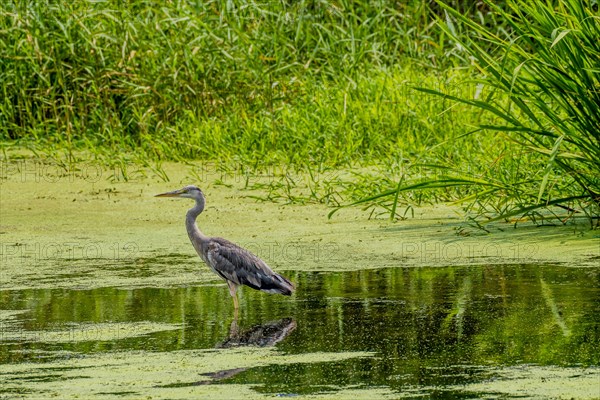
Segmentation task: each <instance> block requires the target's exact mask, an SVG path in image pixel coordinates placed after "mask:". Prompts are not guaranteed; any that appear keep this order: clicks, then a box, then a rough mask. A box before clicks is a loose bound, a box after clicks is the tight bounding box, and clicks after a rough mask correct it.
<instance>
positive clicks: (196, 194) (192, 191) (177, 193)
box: [154, 185, 204, 200]
mask: <svg viewBox="0 0 600 400" xmlns="http://www.w3.org/2000/svg"><path fill="white" fill-rule="evenodd" d="M154 197H183V198H186V199H195V200H197V199H200V198H201V199H204V194H203V193H202V190H200V189H199V188H198V187H197V186H193V185H189V186H186V187H184V188H182V189H178V190H173V191H172V192H167V193H161V194H157V195H156V196H154Z"/></svg>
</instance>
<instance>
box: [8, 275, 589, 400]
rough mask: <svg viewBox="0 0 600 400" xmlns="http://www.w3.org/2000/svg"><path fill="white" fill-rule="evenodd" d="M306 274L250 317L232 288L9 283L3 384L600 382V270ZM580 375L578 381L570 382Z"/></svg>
mask: <svg viewBox="0 0 600 400" xmlns="http://www.w3.org/2000/svg"><path fill="white" fill-rule="evenodd" d="M292 278H293V279H294V280H295V281H296V282H297V284H298V287H299V290H298V292H297V294H296V295H295V296H293V297H291V298H287V297H283V296H273V295H265V294H262V293H258V292H254V291H251V290H250V289H245V290H244V291H243V294H242V297H241V310H240V316H239V318H238V319H237V321H236V320H235V319H234V316H233V310H232V304H231V299H230V298H229V294H228V291H227V289H226V287H225V286H224V285H222V284H217V285H206V286H197V287H189V288H174V289H156V288H144V289H134V290H123V289H117V288H100V289H92V290H69V289H56V290H52V289H39V290H35V289H33V290H8V291H2V292H0V309H2V310H4V311H2V314H0V315H2V329H1V331H0V363H2V364H3V367H2V369H3V372H4V373H3V374H2V378H0V381H1V382H0V383H1V385H0V386H1V387H3V388H4V389H2V390H3V391H4V393H7V394H8V393H12V394H17V393H19V394H23V393H25V394H27V393H29V394H31V395H32V396H40V395H49V394H51V393H53V391H56V390H58V389H57V388H62V389H61V390H64V391H61V393H62V394H63V395H68V394H73V395H76V394H77V392H75V393H71V391H72V389H66V388H67V387H87V388H92V389H91V391H90V392H87V394H89V395H92V394H96V395H98V396H100V397H102V396H104V395H109V394H111V393H112V394H116V393H120V392H123V393H122V394H123V395H131V396H134V397H135V395H142V394H143V395H151V396H153V397H166V398H168V397H170V396H175V394H176V395H177V396H182V393H187V395H183V397H188V396H189V397H194V396H195V395H203V394H210V393H212V394H217V393H218V390H219V389H217V388H215V385H226V386H231V385H236V386H235V387H238V386H240V387H244V388H246V389H247V390H248V392H249V393H250V395H252V394H254V395H256V396H258V395H260V394H270V395H279V396H297V395H309V394H327V393H330V394H334V393H338V394H340V395H342V394H344V393H346V392H345V390H347V389H350V390H351V391H350V392H348V393H346V394H348V395H350V393H353V391H358V392H359V393H362V395H365V396H366V395H368V396H373V397H381V396H384V397H385V396H391V397H392V398H393V397H395V396H401V395H408V394H411V395H419V394H420V395H426V396H430V397H433V398H450V397H453V398H462V397H464V398H472V397H473V396H474V395H476V396H483V395H485V394H486V393H487V394H493V393H496V394H498V393H504V395H505V396H508V397H512V396H515V397H518V396H521V395H523V393H521V392H519V391H518V389H519V386H518V385H515V382H518V381H519V379H523V377H524V376H527V375H528V374H529V375H531V377H530V378H529V379H530V380H531V381H532V382H536V381H539V380H540V379H543V378H544V379H545V382H546V383H545V384H544V385H543V386H542V387H541V388H538V389H535V386H534V387H533V389H532V386H531V382H529V383H528V384H526V385H525V386H524V387H525V388H529V389H523V388H521V389H523V390H525V394H527V395H530V396H544V395H547V394H548V390H555V391H556V390H558V391H559V392H558V394H562V395H574V396H575V397H588V398H594V397H596V396H597V395H598V394H600V393H599V392H598V391H597V389H598V390H600V388H598V387H597V386H596V385H595V383H596V382H598V380H599V379H600V373H599V371H598V369H597V367H594V366H598V365H599V364H600V351H599V350H598V349H599V348H600V301H599V300H600V271H598V270H596V269H590V268H581V269H578V268H568V267H561V266H537V265H521V266H471V267H452V268H450V267H448V268H387V269H381V270H365V271H354V272H343V273H317V272H314V273H310V272H302V273H296V274H292ZM190 352H192V354H190ZM194 352H198V353H194ZM119 357H124V360H123V362H122V363H121V364H119V368H118V370H119V371H120V372H119V373H117V374H113V373H111V372H110V370H111V369H112V368H114V365H113V364H114V363H115V361H114V360H115V359H118V358H119ZM303 357H304V358H303ZM220 358H223V360H221V361H218V360H219V359H220ZM145 360H147V361H148V362H149V363H151V364H152V367H151V369H152V370H159V371H169V370H174V371H177V370H178V369H181V368H182V367H181V365H179V364H186V363H188V364H189V363H192V364H193V362H194V360H195V361H196V362H199V364H198V365H195V366H193V367H192V368H191V369H189V368H184V370H183V371H179V372H178V373H176V374H175V375H172V376H169V375H168V374H167V376H165V375H164V374H162V375H159V376H155V374H154V373H148V374H147V375H145V374H144V371H143V368H142V367H143V365H144V363H145V362H146V361H145ZM213 361H214V362H213ZM140 368H142V371H140ZM519 369H521V370H522V371H521V372H520V373H518V374H516V371H518V370H519ZM511 374H512V377H511ZM515 374H516V375H515ZM136 377H137V378H136ZM553 377H554V378H553ZM133 380H136V382H135V383H136V384H135V385H134V384H133V382H132V381H133ZM571 380H577V381H578V383H577V385H575V386H574V387H573V388H570V389H566V388H568V387H569V386H568V385H567V386H565V384H568V383H569V382H570V381H571ZM502 382H505V385H504V386H503V385H502ZM487 383H493V385H495V386H489V385H487ZM124 386H125V387H127V388H128V389H127V390H124ZM231 387H232V388H233V387H234V386H231ZM490 387H491V389H490ZM95 388H97V389H95ZM221 389H222V388H221ZM542 389H543V390H542ZM94 390H95V391H94ZM183 390H185V391H183ZM231 390H233V389H231ZM527 390H529V391H527ZM561 390H562V392H561ZM225 393H227V391H225ZM230 393H231V392H230ZM550 393H553V392H552V391H551V392H550ZM79 394H80V393H79ZM555 394H556V393H555ZM358 396H359V397H360V396H361V395H358Z"/></svg>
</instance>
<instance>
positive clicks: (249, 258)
mask: <svg viewBox="0 0 600 400" xmlns="http://www.w3.org/2000/svg"><path fill="white" fill-rule="evenodd" d="M157 196H158V197H184V198H191V199H194V200H196V205H195V206H194V207H193V208H191V209H190V210H188V212H187V214H186V218H185V226H186V229H187V232H188V236H189V238H190V241H191V242H192V245H193V246H194V248H195V249H196V252H197V253H198V255H199V256H200V258H201V259H202V260H203V261H204V262H205V263H206V264H207V265H208V266H209V267H210V269H212V270H213V272H214V273H216V274H217V275H219V276H220V277H221V278H223V279H224V280H225V281H226V282H227V284H228V285H229V293H230V294H231V296H232V297H233V303H234V307H235V308H236V309H237V308H238V301H237V292H236V290H237V288H238V286H241V285H246V286H249V287H251V288H253V289H256V290H260V291H263V292H267V293H279V294H283V295H286V296H290V295H291V294H292V293H293V292H294V290H295V288H294V284H293V283H292V282H290V281H289V280H288V279H286V278H284V277H283V276H281V275H279V274H278V273H276V272H275V271H273V270H272V269H271V268H270V267H269V266H268V265H267V264H266V263H265V262H264V261H263V260H261V259H260V258H258V257H257V256H255V255H254V254H252V253H251V252H249V251H248V250H246V249H244V248H242V247H240V246H238V245H236V244H235V243H232V242H230V241H229V240H226V239H223V238H219V237H208V236H206V235H204V234H203V233H202V232H201V231H200V229H198V226H197V225H196V218H198V215H200V214H201V213H202V211H204V204H205V200H204V195H203V194H202V191H201V190H200V189H198V188H197V187H195V186H186V187H184V188H183V189H180V190H175V191H173V192H168V193H163V194H159V195H157Z"/></svg>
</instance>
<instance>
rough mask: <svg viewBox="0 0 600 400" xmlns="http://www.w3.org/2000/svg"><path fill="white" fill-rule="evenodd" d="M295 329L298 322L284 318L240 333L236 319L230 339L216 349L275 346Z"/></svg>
mask: <svg viewBox="0 0 600 400" xmlns="http://www.w3.org/2000/svg"><path fill="white" fill-rule="evenodd" d="M294 329H296V321H294V320H293V319H291V318H283V319H280V320H278V321H269V322H267V323H264V324H262V325H255V326H253V327H252V328H250V329H246V330H243V331H240V328H239V326H238V323H237V318H234V320H233V322H232V323H231V327H230V328H229V338H227V339H226V340H225V341H223V342H222V343H219V344H218V345H217V346H216V347H217V348H219V349H228V348H231V347H242V346H258V347H269V346H275V345H276V344H277V343H279V342H281V341H282V340H284V339H285V338H286V337H288V336H289V334H290V333H292V331H293V330H294Z"/></svg>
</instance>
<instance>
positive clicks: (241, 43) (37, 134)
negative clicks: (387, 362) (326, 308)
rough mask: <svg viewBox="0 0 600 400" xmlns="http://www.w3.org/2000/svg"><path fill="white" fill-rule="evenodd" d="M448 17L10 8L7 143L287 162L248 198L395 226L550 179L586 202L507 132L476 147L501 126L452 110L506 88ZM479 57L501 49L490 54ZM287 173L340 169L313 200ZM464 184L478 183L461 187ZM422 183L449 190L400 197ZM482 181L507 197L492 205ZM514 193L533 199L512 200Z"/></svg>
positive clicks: (118, 158) (106, 157)
mask: <svg viewBox="0 0 600 400" xmlns="http://www.w3.org/2000/svg"><path fill="white" fill-rule="evenodd" d="M452 5H453V6H454V7H455V8H458V9H459V10H460V11H461V13H462V14H464V15H468V16H469V17H470V18H471V19H472V20H474V21H476V22H477V23H479V24H481V25H482V26H485V27H487V29H488V31H489V33H490V34H493V35H497V37H499V38H508V37H509V35H510V34H509V32H512V31H514V29H515V28H514V27H511V26H510V24H509V23H508V22H507V21H508V20H509V18H508V16H509V15H502V13H501V11H502V10H494V7H493V6H491V5H486V4H484V5H480V4H478V5H477V6H473V5H472V4H471V2H466V1H465V2H462V1H455V2H453V4H452ZM492 11H493V12H492ZM451 14H452V13H449V14H447V10H445V9H444V7H443V6H442V5H440V4H437V3H433V2H427V1H412V2H407V3H402V4H396V3H394V2H382V3H381V4H371V3H369V2H358V1H342V2H335V3H334V2H299V3H293V4H286V3H283V2H266V3H250V2H247V3H241V4H237V5H233V4H232V3H231V2H225V1H209V2H187V1H168V2H152V1H140V2H133V3H123V2H118V1H105V2H88V1H83V0H79V1H75V2H72V3H70V4H67V3H64V4H63V2H59V4H55V3H54V2H50V1H48V2H44V1H41V2H31V3H27V2H21V1H13V2H8V3H5V4H3V5H2V6H1V8H0V29H1V30H2V31H3V32H4V35H3V38H2V39H0V51H1V52H2V59H3V60H4V62H3V63H1V64H0V87H1V88H2V91H3V100H2V102H1V103H0V141H1V143H2V147H3V148H4V149H7V148H14V147H25V148H29V149H32V150H34V151H36V152H37V153H38V154H44V155H46V156H50V157H53V158H55V159H66V160H68V162H74V161H77V158H78V156H77V155H78V154H82V152H83V153H84V154H86V156H84V157H86V158H87V157H94V158H96V159H99V160H101V161H102V162H106V163H109V164H110V163H117V164H118V163H123V162H125V161H127V162H130V161H133V162H135V163H140V164H149V163H157V162H158V163H159V162H160V161H162V160H177V161H184V162H188V161H195V162H217V163H219V165H221V166H222V168H223V169H224V170H230V171H232V170H236V169H243V170H245V171H258V172H259V173H260V170H261V169H262V168H268V167H269V166H279V167H280V168H281V171H283V172H282V173H281V174H278V175H277V176H275V177H274V179H271V180H270V181H269V182H268V183H266V184H264V185H255V186H253V187H255V188H262V189H265V188H266V189H267V193H268V195H267V196H266V198H268V199H271V200H274V199H275V200H281V199H284V200H285V201H293V202H298V201H322V202H328V203H330V204H333V205H340V204H348V203H353V202H357V201H358V202H359V203H360V204H364V205H366V206H367V207H375V209H377V210H384V211H385V212H387V213H388V214H389V215H390V216H391V217H392V218H395V217H397V216H399V215H404V213H405V212H406V211H407V210H409V209H410V207H412V206H413V205H415V204H420V203H421V202H432V201H446V200H456V199H459V198H462V199H465V198H466V199H470V202H469V203H468V204H470V205H476V208H477V211H476V212H475V216H478V215H484V214H486V213H487V212H488V211H490V212H491V213H493V214H498V213H499V214H503V213H504V214H506V213H507V212H508V211H514V210H515V209H517V210H518V209H520V208H523V207H526V206H527V205H528V204H529V203H530V202H531V199H532V198H533V197H535V195H537V193H541V192H544V193H545V192H546V191H545V190H544V191H540V190H539V184H538V183H539V180H540V178H539V177H540V176H542V178H541V179H543V180H545V181H546V183H545V184H544V186H545V187H552V189H553V190H554V191H555V193H550V196H549V197H548V196H546V195H547V194H548V193H545V197H544V198H546V197H547V198H549V199H552V198H556V196H559V197H561V196H562V197H563V198H568V197H574V196H576V194H575V193H572V191H573V186H572V178H569V177H568V176H564V175H557V176H554V175H553V176H552V177H550V176H549V175H548V174H547V173H542V174H541V175H540V171H546V172H547V171H548V170H549V168H551V167H549V166H548V165H549V164H548V160H547V157H546V156H545V155H544V154H543V153H541V154H540V153H539V152H538V154H535V152H532V151H531V149H530V148H528V147H527V146H523V145H522V143H519V141H514V140H512V139H513V138H514V137H513V136H511V132H501V133H500V134H496V133H486V132H485V131H484V132H482V133H479V134H477V135H466V134H467V133H468V132H470V131H473V130H474V129H477V127H479V126H487V127H490V126H499V125H501V124H502V123H503V122H504V121H502V118H501V116H499V115H498V114H497V113H496V114H494V113H486V112H482V110H481V109H480V108H478V107H477V104H473V103H469V102H463V103H457V102H456V101H453V99H456V98H466V99H471V100H473V99H474V100H479V99H484V98H485V99H489V98H490V97H489V96H491V95H492V93H495V92H496V90H495V89H494V87H493V86H492V87H489V86H488V87H486V86H485V85H482V84H481V82H477V81H476V80H475V78H477V77H478V74H479V72H478V69H477V68H473V64H474V63H475V62H474V60H476V56H474V55H473V53H469V52H467V51H465V50H464V46H465V43H466V42H465V41H467V40H471V39H473V38H482V37H484V36H485V33H484V32H477V31H476V30H473V29H470V28H469V27H468V24H462V25H461V24H458V23H456V24H455V25H452V22H451V21H452V20H448V19H447V17H446V15H451ZM438 18H442V20H446V21H449V22H450V24H451V26H452V29H442V28H441V27H440V24H439V21H438ZM448 18H449V17H448ZM452 18H456V17H452ZM461 38H463V39H464V40H463V41H462V44H461V45H458V43H461ZM469 38H471V39H469ZM486 43H490V42H489V41H488V42H486ZM482 51H484V52H486V54H487V52H488V51H489V52H490V53H489V54H492V55H493V54H498V51H497V46H496V45H495V44H494V45H486V47H484V48H483V49H482ZM475 64H476V63H475ZM475 66H477V65H475ZM414 87H421V88H424V89H426V91H429V93H427V92H418V91H415V90H413V88H414ZM431 92H438V93H443V94H444V95H445V96H447V97H434V96H431V94H430V93H431ZM494 98H495V99H496V101H497V102H498V104H499V105H501V106H505V105H506V106H507V107H508V106H509V104H510V101H511V96H510V94H506V93H501V94H500V95H496V96H495V97H494ZM484 111H485V110H484ZM279 167H278V168H279ZM287 170H293V171H303V172H305V173H308V174H309V175H310V176H311V177H313V178H314V177H315V176H316V175H317V174H319V175H320V176H321V177H322V176H324V175H323V174H322V173H323V172H324V171H336V173H334V174H329V175H328V179H326V180H322V179H321V180H319V179H316V178H314V179H312V180H311V182H309V184H308V191H306V190H302V189H303V188H299V187H298V186H299V184H298V182H296V181H294V180H293V179H291V178H290V177H289V176H288V174H286V172H285V171H287ZM340 171H341V172H340ZM447 176H450V177H451V179H447V178H446V177H447ZM555 178H556V179H555ZM460 179H463V182H464V183H467V184H468V185H464V184H461V185H456V184H453V182H454V183H456V182H457V181H460ZM452 180H454V181H452ZM426 181H436V182H442V183H441V184H439V185H437V186H435V189H434V190H427V191H422V190H421V191H418V192H415V191H414V190H404V189H406V188H408V189H414V187H413V186H414V185H415V184H416V185H419V184H421V183H422V182H426ZM477 181H480V182H488V183H489V182H492V183H493V185H495V186H493V187H497V188H498V187H499V188H504V190H503V191H489V192H487V194H490V193H493V196H486V192H485V190H489V187H484V191H483V192H482V190H481V185H480V186H473V185H472V184H473V183H477ZM444 182H445V183H446V184H444ZM515 185H516V187H519V188H520V190H521V192H520V193H521V194H527V195H526V196H522V197H523V198H524V199H525V200H524V201H515V200H518V199H519V195H518V194H517V195H516V194H515V191H514V190H513V191H510V190H506V188H508V187H515ZM549 185H550V186H549ZM417 188H419V187H417ZM294 189H298V190H296V191H294ZM304 189H306V186H305V187H304ZM400 189H402V190H400ZM427 189H429V188H427ZM531 193H535V195H531ZM499 194H500V195H499ZM469 196H472V197H469ZM473 196H474V197H473ZM538 200H539V199H538ZM538 203H539V202H538ZM514 204H516V206H514ZM592 205H593V204H592ZM571 206H573V205H570V206H569V207H571ZM580 206H585V205H577V207H580ZM515 207H516V208H515ZM584 208H585V207H584Z"/></svg>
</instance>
